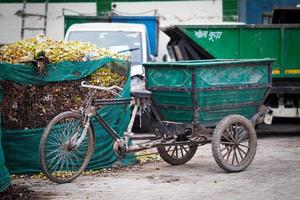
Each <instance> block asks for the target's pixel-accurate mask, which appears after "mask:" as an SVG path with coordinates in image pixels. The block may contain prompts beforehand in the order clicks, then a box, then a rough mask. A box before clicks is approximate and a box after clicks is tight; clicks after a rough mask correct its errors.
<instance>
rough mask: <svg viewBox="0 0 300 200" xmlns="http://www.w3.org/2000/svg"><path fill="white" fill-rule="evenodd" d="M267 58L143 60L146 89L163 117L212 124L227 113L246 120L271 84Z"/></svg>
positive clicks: (178, 120) (255, 109)
mask: <svg viewBox="0 0 300 200" xmlns="http://www.w3.org/2000/svg"><path fill="white" fill-rule="evenodd" d="M272 62H273V60H271V59H255V60H221V59H212V60H195V61H179V62H166V63H157V62H156V63H154V62H153V63H145V64H144V67H145V72H146V89H147V90H149V91H151V92H152V99H153V101H154V103H155V105H156V106H157V107H158V109H159V112H160V114H161V115H162V117H163V119H164V120H167V121H172V122H182V123H199V124H201V125H204V126H214V125H216V123H217V122H219V121H220V120H221V119H223V118H224V117H226V116H228V115H232V114H239V115H242V116H244V117H246V118H248V119H250V118H251V117H252V116H253V115H254V114H255V113H257V112H258V109H259V107H260V106H261V105H262V104H263V102H264V100H265V98H266V96H267V94H268V91H269V89H270V87H271V84H272V83H271V80H272V79H271V73H272V68H271V67H272Z"/></svg>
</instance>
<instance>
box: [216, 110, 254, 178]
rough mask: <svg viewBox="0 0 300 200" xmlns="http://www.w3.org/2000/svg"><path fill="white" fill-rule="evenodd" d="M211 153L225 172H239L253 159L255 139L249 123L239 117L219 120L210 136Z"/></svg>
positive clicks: (252, 128)
mask: <svg viewBox="0 0 300 200" xmlns="http://www.w3.org/2000/svg"><path fill="white" fill-rule="evenodd" d="M211 145H212V153H213V157H214V159H215V161H216V162H217V164H218V165H219V166H220V167H221V168H222V169H224V170H225V171H226V172H239V171H242V170H244V169H245V168H247V167H248V166H249V165H250V164H251V162H252V161H253V159H254V156H255V153H256V146H257V137H256V132H255V129H254V127H253V126H252V124H251V122H250V121H249V120H248V119H246V118H245V117H243V116H241V115H229V116H227V117H225V118H224V119H223V120H221V121H220V122H219V123H218V124H217V126H216V128H215V130H214V132H213V136H212V144H211Z"/></svg>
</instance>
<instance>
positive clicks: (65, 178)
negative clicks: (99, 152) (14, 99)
mask: <svg viewBox="0 0 300 200" xmlns="http://www.w3.org/2000/svg"><path fill="white" fill-rule="evenodd" d="M83 128H84V126H83V123H82V119H81V117H80V114H79V113H78V112H72V111H67V112H63V113H61V114H59V115H57V116H56V117H54V118H53V119H52V120H51V121H50V123H49V124H48V126H47V127H46V129H45V131H44V133H43V135H42V137H41V141H40V147H39V148H40V161H41V167H42V171H43V172H44V173H45V175H46V176H47V177H48V178H49V179H50V180H52V181H54V182H56V183H69V182H71V181H73V180H74V179H75V178H77V177H78V176H79V175H80V174H81V172H82V171H83V170H84V169H85V168H86V166H87V164H88V162H89V160H90V158H91V156H92V153H93V148H94V146H93V144H94V137H93V132H92V129H91V127H89V128H88V131H87V133H86V136H85V137H84V139H83V140H82V142H81V143H80V144H79V146H78V145H77V144H76V142H77V141H78V139H79V138H80V136H81V133H82V131H83Z"/></svg>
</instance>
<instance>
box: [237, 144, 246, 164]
mask: <svg viewBox="0 0 300 200" xmlns="http://www.w3.org/2000/svg"><path fill="white" fill-rule="evenodd" d="M236 149H237V150H238V153H239V155H240V157H241V161H243V160H244V157H243V155H242V153H241V150H240V149H239V147H237V148H236Z"/></svg>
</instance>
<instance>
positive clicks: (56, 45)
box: [0, 35, 127, 129]
mask: <svg viewBox="0 0 300 200" xmlns="http://www.w3.org/2000/svg"><path fill="white" fill-rule="evenodd" d="M40 52H43V53H44V55H45V57H46V58H47V59H48V61H49V63H57V62H61V61H75V62H76V61H87V60H94V59H101V58H103V57H107V56H109V57H112V58H114V59H122V60H124V59H127V58H125V57H124V56H122V55H119V54H116V53H112V52H110V51H108V50H106V49H101V48H97V47H96V46H95V45H92V44H89V43H83V42H78V41H71V42H64V41H55V40H51V39H49V38H48V37H45V36H43V35H40V36H37V37H34V38H30V39H25V40H22V41H18V42H16V43H14V44H10V45H7V46H3V47H2V48H0V62H5V63H11V64H17V63H30V62H35V61H36V59H37V56H38V55H39V54H40ZM20 67H22V65H20ZM49 75H51V74H49ZM126 75H127V74H125V73H124V69H123V66H122V65H121V64H118V63H107V64H106V65H105V66H103V67H101V68H99V69H98V70H97V71H95V72H94V73H93V74H91V75H90V76H88V77H85V78H82V79H79V80H73V81H62V82H54V83H49V84H47V85H44V86H36V85H22V84H19V83H16V82H12V81H1V82H0V84H1V86H2V89H3V101H2V105H1V114H2V123H1V125H2V128H3V129H33V128H40V127H46V125H47V124H48V123H49V121H50V120H51V119H52V118H53V117H54V116H56V115H57V114H59V113H61V112H63V111H67V110H70V109H77V108H79V107H80V106H81V105H82V103H83V101H84V99H85V97H86V95H87V89H84V88H80V87H79V85H80V83H81V82H82V81H88V82H90V83H91V84H93V85H101V86H106V87H109V86H112V85H118V86H120V87H123V85H124V84H125V82H126V80H127V76H126ZM97 98H99V99H109V98H113V95H112V94H111V93H108V92H103V91H100V92H98V93H97Z"/></svg>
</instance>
